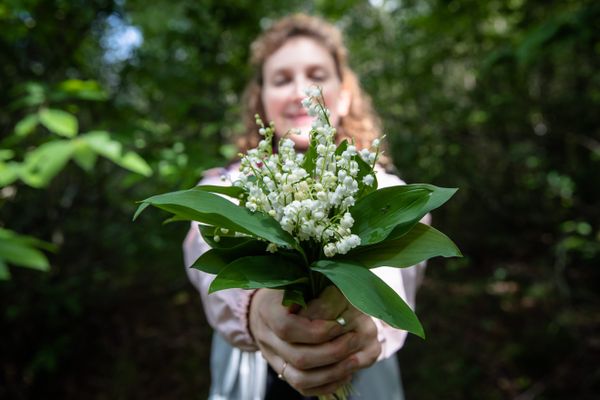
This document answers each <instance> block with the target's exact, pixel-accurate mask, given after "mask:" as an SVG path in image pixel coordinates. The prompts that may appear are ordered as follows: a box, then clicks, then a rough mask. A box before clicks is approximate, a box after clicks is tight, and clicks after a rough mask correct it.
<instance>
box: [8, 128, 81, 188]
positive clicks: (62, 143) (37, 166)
mask: <svg viewBox="0 0 600 400" xmlns="http://www.w3.org/2000/svg"><path fill="white" fill-rule="evenodd" d="M73 149H74V146H73V142H72V141H70V140H55V141H52V142H48V143H44V144H43V145H41V146H40V147H38V148H37V149H35V150H33V151H30V152H29V153H27V155H26V156H25V161H24V162H23V164H22V168H21V170H20V172H19V174H20V177H21V179H22V180H23V182H25V183H26V184H28V185H29V186H32V187H35V188H40V187H44V186H46V185H48V184H49V183H50V181H51V180H52V178H54V176H56V174H58V173H59V172H60V171H62V169H63V168H64V167H65V165H66V164H67V162H69V159H70V158H71V155H72V154H73Z"/></svg>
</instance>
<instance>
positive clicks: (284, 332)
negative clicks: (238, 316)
mask: <svg viewBox="0 0 600 400" xmlns="http://www.w3.org/2000/svg"><path fill="white" fill-rule="evenodd" d="M261 318H262V319H263V321H264V323H265V324H266V325H267V326H268V327H269V328H270V329H271V330H272V331H273V332H275V334H276V335H277V336H278V337H279V338H280V339H281V340H284V341H286V342H289V343H298V344H320V343H324V342H327V341H330V340H331V339H334V338H336V337H338V336H339V335H341V334H342V333H344V332H345V331H346V330H345V329H344V327H342V326H340V324H338V323H337V322H335V321H326V320H320V319H318V320H312V321H311V320H310V319H308V318H306V317H303V316H300V315H296V314H292V313H289V312H288V313H285V314H271V313H269V310H265V311H261Z"/></svg>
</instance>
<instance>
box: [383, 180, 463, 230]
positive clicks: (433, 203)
mask: <svg viewBox="0 0 600 400" xmlns="http://www.w3.org/2000/svg"><path fill="white" fill-rule="evenodd" d="M406 186H409V187H413V188H417V189H418V188H422V189H426V190H430V191H431V196H429V199H428V200H427V204H425V206H424V207H423V208H422V209H421V212H420V214H419V215H418V216H417V217H416V218H415V219H414V220H413V221H408V222H406V223H402V224H399V225H398V226H396V227H395V228H394V230H393V231H392V232H391V233H390V234H389V235H388V237H387V239H395V238H398V237H400V236H402V235H404V234H405V233H406V232H408V231H409V230H410V229H412V227H413V226H414V224H415V223H416V222H417V221H420V220H421V218H423V217H424V216H425V215H426V214H427V213H429V212H431V211H433V210H435V209H436V208H438V207H440V206H441V205H442V204H444V203H445V202H447V201H448V200H449V199H450V198H451V197H452V196H453V195H454V193H456V191H457V190H458V189H456V188H444V187H438V186H434V185H430V184H427V183H413V184H410V185H406Z"/></svg>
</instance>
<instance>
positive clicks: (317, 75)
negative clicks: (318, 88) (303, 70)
mask: <svg viewBox="0 0 600 400" xmlns="http://www.w3.org/2000/svg"><path fill="white" fill-rule="evenodd" d="M311 79H312V80H313V81H317V82H323V81H324V80H326V79H327V74H325V73H322V72H317V73H314V74H311Z"/></svg>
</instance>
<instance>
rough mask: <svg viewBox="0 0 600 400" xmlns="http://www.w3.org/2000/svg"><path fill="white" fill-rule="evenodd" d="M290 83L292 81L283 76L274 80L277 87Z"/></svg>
mask: <svg viewBox="0 0 600 400" xmlns="http://www.w3.org/2000/svg"><path fill="white" fill-rule="evenodd" d="M289 81H290V80H289V78H287V77H286V76H283V75H279V76H276V77H275V78H273V80H272V82H273V85H275V86H283V85H285V84H286V83H288V82H289Z"/></svg>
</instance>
